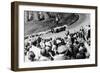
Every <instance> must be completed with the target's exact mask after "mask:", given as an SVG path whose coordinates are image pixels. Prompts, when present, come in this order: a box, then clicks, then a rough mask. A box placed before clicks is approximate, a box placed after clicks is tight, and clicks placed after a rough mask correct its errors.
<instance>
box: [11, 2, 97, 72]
mask: <svg viewBox="0 0 100 73" xmlns="http://www.w3.org/2000/svg"><path fill="white" fill-rule="evenodd" d="M19 5H27V6H29V5H31V6H34V5H35V6H48V7H63V8H66V7H68V8H81V9H94V10H95V64H84V65H69V66H68V65H64V66H52V67H35V68H19V62H18V61H19V57H18V51H19V49H18V46H19V45H18V42H19V37H18V36H19V23H18V22H19V18H18V16H19V13H18V12H19ZM97 16H98V15H97V6H85V5H69V4H51V3H35V2H19V1H14V2H12V3H11V70H13V71H28V70H47V69H60V68H76V67H78V68H80V67H94V66H97V60H98V59H97V27H98V26H97Z"/></svg>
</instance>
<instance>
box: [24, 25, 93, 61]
mask: <svg viewBox="0 0 100 73" xmlns="http://www.w3.org/2000/svg"><path fill="white" fill-rule="evenodd" d="M87 27H88V29H87V30H85V28H84V27H81V28H80V29H79V30H78V31H75V32H70V31H66V33H65V36H64V37H59V36H57V37H53V38H52V37H50V38H48V39H47V38H42V37H41V36H37V37H36V38H35V37H30V38H27V39H28V41H27V42H25V49H24V55H25V57H26V58H27V59H28V60H29V61H53V60H70V59H86V58H89V57H90V45H91V41H90V38H91V36H90V25H87ZM33 38H34V40H33ZM26 58H25V59H26Z"/></svg>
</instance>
